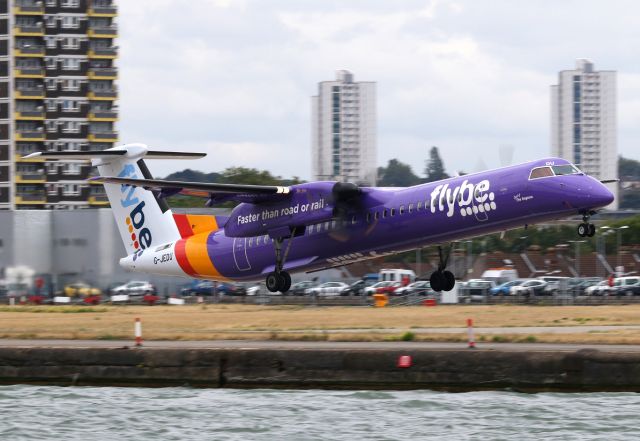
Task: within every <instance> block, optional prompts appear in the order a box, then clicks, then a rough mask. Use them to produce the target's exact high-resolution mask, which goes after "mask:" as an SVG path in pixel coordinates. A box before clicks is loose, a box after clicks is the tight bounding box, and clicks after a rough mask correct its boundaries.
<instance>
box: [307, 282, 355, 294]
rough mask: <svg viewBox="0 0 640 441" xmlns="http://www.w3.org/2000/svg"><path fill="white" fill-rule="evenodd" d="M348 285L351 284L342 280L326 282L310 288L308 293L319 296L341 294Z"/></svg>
mask: <svg viewBox="0 0 640 441" xmlns="http://www.w3.org/2000/svg"><path fill="white" fill-rule="evenodd" d="M348 287H349V285H347V284H346V283H342V282H326V283H323V284H322V285H320V286H316V287H314V288H309V289H308V290H307V293H308V294H312V295H317V296H339V295H340V293H341V292H342V291H344V290H345V289H347V288H348Z"/></svg>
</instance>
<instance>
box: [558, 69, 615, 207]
mask: <svg viewBox="0 0 640 441" xmlns="http://www.w3.org/2000/svg"><path fill="white" fill-rule="evenodd" d="M551 149H552V154H553V155H554V156H559V157H561V158H564V159H567V160H569V161H572V162H574V163H575V164H577V165H578V166H579V167H580V169H582V171H584V172H585V173H587V174H589V175H591V176H593V177H594V178H596V179H617V178H618V151H617V133H616V72H615V71H610V70H609V71H606V70H601V71H596V70H594V68H593V63H592V62H591V61H589V60H584V59H581V60H577V62H576V68H575V69H574V70H563V71H561V72H560V73H559V74H558V84H557V85H555V86H551ZM607 185H608V187H609V189H610V190H611V191H612V192H613V194H614V195H615V197H616V200H615V201H614V202H613V203H612V204H611V205H609V207H608V208H611V209H617V207H618V185H617V184H616V183H613V184H607Z"/></svg>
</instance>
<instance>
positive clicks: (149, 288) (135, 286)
mask: <svg viewBox="0 0 640 441" xmlns="http://www.w3.org/2000/svg"><path fill="white" fill-rule="evenodd" d="M122 294H126V295H129V296H145V295H150V294H156V287H155V286H154V285H153V284H152V283H150V282H147V281H144V280H132V281H131V282H128V283H125V284H124V285H120V286H116V287H115V288H113V289H111V295H122Z"/></svg>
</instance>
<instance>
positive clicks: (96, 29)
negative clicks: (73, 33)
mask: <svg viewBox="0 0 640 441" xmlns="http://www.w3.org/2000/svg"><path fill="white" fill-rule="evenodd" d="M88 35H89V38H116V37H117V36H118V27H117V26H115V25H112V26H91V25H89V32H88Z"/></svg>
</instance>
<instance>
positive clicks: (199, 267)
mask: <svg viewBox="0 0 640 441" xmlns="http://www.w3.org/2000/svg"><path fill="white" fill-rule="evenodd" d="M210 234H213V233H211V232H207V233H201V234H196V235H194V236H191V237H190V238H188V239H187V240H186V246H185V251H186V255H187V260H188V261H189V264H190V265H191V267H192V268H193V269H194V271H195V272H196V273H197V274H199V275H200V276H203V277H211V278H215V279H224V278H225V277H222V275H221V274H220V272H218V270H217V269H216V267H215V266H214V265H213V262H212V261H211V258H210V257H209V251H208V250H207V239H208V238H209V235H210Z"/></svg>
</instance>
